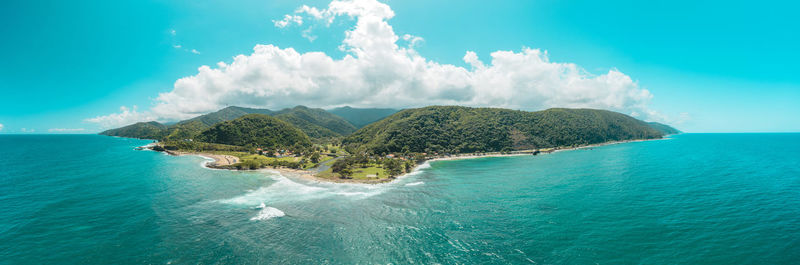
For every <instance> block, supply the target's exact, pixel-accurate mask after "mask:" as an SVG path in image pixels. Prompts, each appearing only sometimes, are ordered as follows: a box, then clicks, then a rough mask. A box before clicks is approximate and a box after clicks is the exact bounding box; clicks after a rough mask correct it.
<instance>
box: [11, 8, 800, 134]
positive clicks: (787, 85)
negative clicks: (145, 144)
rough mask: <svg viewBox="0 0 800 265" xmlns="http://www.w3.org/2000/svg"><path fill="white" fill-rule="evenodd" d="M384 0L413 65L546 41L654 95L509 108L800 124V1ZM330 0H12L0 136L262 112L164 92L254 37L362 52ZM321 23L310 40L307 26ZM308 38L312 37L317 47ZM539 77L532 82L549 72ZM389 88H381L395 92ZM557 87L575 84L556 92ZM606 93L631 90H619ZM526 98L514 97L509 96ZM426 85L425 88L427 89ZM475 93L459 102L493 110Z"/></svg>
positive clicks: (592, 69)
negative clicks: (322, 12)
mask: <svg viewBox="0 0 800 265" xmlns="http://www.w3.org/2000/svg"><path fill="white" fill-rule="evenodd" d="M382 2H383V3H385V4H387V5H388V6H390V7H391V10H392V11H393V15H392V16H390V17H387V18H384V19H385V21H386V22H387V23H388V24H390V25H391V27H392V29H393V32H394V33H395V34H396V36H398V37H399V38H400V40H399V42H398V45H400V46H403V47H406V46H407V47H409V48H408V49H404V50H403V51H402V54H403V56H406V55H408V54H409V53H410V54H412V55H410V56H411V57H414V58H417V57H415V56H418V57H419V58H424V59H425V60H428V61H430V62H435V63H437V64H440V65H450V64H452V65H454V66H457V67H459V68H463V69H466V70H465V71H470V70H472V71H476V70H474V69H475V66H474V65H472V64H471V63H468V62H467V61H465V60H464V57H465V53H466V52H468V51H472V52H474V54H475V55H476V56H477V58H478V59H479V60H480V61H482V63H483V64H486V65H489V64H490V63H491V61H492V58H493V57H492V53H493V52H495V51H512V52H514V53H515V55H519V54H522V53H524V52H523V50H524V49H541V51H542V52H544V51H546V54H547V55H546V57H547V58H548V59H549V62H555V63H570V64H574V65H575V66H577V67H579V68H581V69H583V70H584V71H585V72H588V73H589V74H588V75H578V78H581V79H591V78H593V77H594V76H602V75H605V74H606V73H608V72H609V71H610V70H613V71H618V72H620V73H622V74H624V76H623V77H629V78H630V79H631V80H632V82H633V83H631V84H624V85H623V87H624V88H625V90H624V91H623V92H624V93H634V92H641V91H642V90H646V91H648V92H649V94H650V96H649V97H636V98H633V99H630V98H624V99H622V100H623V101H625V102H627V103H624V104H622V105H617V104H616V103H597V102H601V101H599V100H596V101H593V100H595V99H585V98H582V99H576V100H572V99H566V101H557V100H555V101H553V100H550V101H542V100H538V99H536V98H535V97H531V98H532V99H529V100H530V101H513V102H511V101H509V102H504V101H502V100H501V99H498V100H501V101H496V102H500V103H502V104H507V105H502V104H501V105H502V106H509V107H513V108H520V109H529V110H535V109H541V108H545V107H552V106H554V105H553V104H556V105H558V104H560V102H563V104H573V105H568V106H567V107H569V106H583V105H574V104H579V103H580V102H589V103H586V104H589V105H587V106H590V107H591V106H600V107H602V106H605V105H603V104H609V105H608V106H618V107H611V109H613V110H617V111H621V112H627V113H628V114H631V112H643V111H653V113H656V114H652V115H649V116H641V118H643V119H653V120H662V121H666V122H669V123H672V124H674V125H675V126H676V127H678V128H679V129H682V130H684V131H688V132H762V131H767V132H786V131H800V75H798V74H797V73H798V72H800V71H798V70H799V69H798V67H797V66H796V62H798V61H800V52H798V50H797V47H800V34H798V33H797V32H800V20H797V19H796V18H795V16H796V15H795V14H794V12H793V11H796V10H798V7H800V6H798V4H796V3H794V2H789V1H786V2H778V1H759V2H757V3H753V2H744V1H702V2H698V1H604V2H600V1H494V2H492V3H488V2H486V1H382ZM431 2H433V3H431ZM329 3H330V1H304V2H295V1H238V2H237V1H207V2H204V3H197V1H79V2H70V3H66V2H63V1H47V2H46V1H5V2H4V3H3V4H1V5H2V6H3V7H2V8H0V21H2V25H3V27H0V35H1V36H3V39H4V40H3V41H2V42H0V58H3V63H2V64H0V89H2V95H3V96H2V97H0V124H2V127H0V128H1V129H0V133H24V132H29V131H34V132H36V133H48V132H52V133H64V132H70V133H75V132H82V133H92V132H97V131H99V130H101V129H102V128H103V124H98V123H93V122H89V121H87V119H91V118H94V117H99V116H103V115H109V114H111V113H118V112H120V107H121V106H126V107H127V108H128V109H129V110H130V109H132V108H133V106H134V105H135V106H137V107H138V108H137V111H138V112H139V113H148V114H147V115H141V116H137V117H139V118H144V119H148V118H154V119H159V120H169V119H174V118H175V117H173V116H164V115H163V110H171V109H175V108H178V106H179V107H181V108H188V109H181V111H184V110H185V112H183V113H184V114H185V113H202V112H204V111H206V110H209V109H213V108H216V107H218V106H220V104H228V103H229V102H232V103H231V104H237V105H242V104H243V105H251V106H262V105H260V104H261V103H259V102H260V101H247V100H246V99H234V97H235V95H239V94H241V93H242V91H235V90H231V92H230V93H227V94H225V93H222V94H213V95H208V96H207V97H222V98H224V100H215V101H209V102H204V103H202V104H201V103H198V104H200V105H199V106H189V107H186V106H185V105H186V104H185V103H186V102H193V101H194V100H196V99H195V98H185V97H184V98H181V99H174V98H170V99H163V98H159V94H160V93H171V92H172V93H171V94H174V95H173V96H174V97H180V96H181V94H180V93H178V91H177V90H179V89H176V88H177V87H178V86H176V85H175V82H176V80H178V79H180V78H183V77H190V76H198V79H199V77H200V76H201V75H200V74H198V67H200V66H202V65H208V66H210V67H211V68H216V67H218V66H216V65H217V62H225V63H226V64H231V63H232V61H233V57H234V56H237V55H239V54H244V55H250V54H251V53H253V49H254V46H255V45H257V44H265V45H267V44H271V45H275V46H277V47H279V48H280V49H287V48H292V49H294V50H295V51H297V52H298V53H300V54H302V53H306V52H312V51H320V52H323V53H324V54H325V55H326V56H329V57H330V58H333V59H335V60H338V59H342V58H343V57H344V56H346V55H348V54H349V55H351V56H352V55H353V54H354V52H353V51H354V50H357V49H358V48H363V47H362V46H359V45H365V44H363V43H362V44H352V45H350V46H347V47H345V49H344V51H343V50H342V49H340V47H341V46H343V39H346V32H348V31H353V32H357V30H354V27H356V21H357V20H358V19H359V18H363V17H364V16H361V17H358V16H356V17H355V18H351V17H348V15H346V14H339V15H338V16H337V17H336V20H335V21H334V22H333V23H330V24H326V23H325V22H324V19H322V20H318V21H313V16H311V15H310V13H302V12H301V13H297V12H295V11H296V10H297V9H298V8H299V7H300V6H302V5H308V6H309V7H316V8H319V9H324V8H327V7H328V5H329ZM287 14H288V15H291V16H295V15H297V16H304V20H303V21H304V23H302V24H300V25H297V24H290V25H288V26H286V27H283V28H281V27H276V25H275V23H274V21H279V20H281V19H282V18H283V17H284V15H287ZM309 27H310V28H311V30H309V33H307V34H304V33H303V31H305V30H307V29H308V28H309ZM405 34H410V35H412V37H413V36H418V37H420V38H421V39H422V41H420V42H418V43H415V44H414V45H413V46H412V45H410V44H409V43H408V42H410V41H406V43H401V42H403V41H404V40H403V38H402V37H403V36H404V35H405ZM303 35H306V36H313V41H310V40H309V38H307V37H304V36H303ZM368 37H369V36H368ZM348 47H349V48H353V49H348ZM411 50H413V51H411ZM381 54H382V53H381ZM392 55H395V54H392ZM362 57H366V55H364V56H362ZM258 58H261V57H257V56H252V57H251V58H250V59H252V60H253V61H255V60H256V59H258ZM545 65H549V64H545ZM279 69H280V68H279ZM354 69H356V68H354ZM357 69H363V68H357ZM436 69H439V68H436ZM436 69H434V70H436ZM532 69H533V68H532ZM536 69H538V68H536ZM278 71H282V70H278ZM462 72H463V71H462ZM528 72H530V71H528ZM435 73H438V72H435ZM459 73H461V72H459ZM384 74H385V73H383V74H382V75H381V76H383V75H384ZM392 74H396V73H392ZM409 75H412V77H413V75H415V73H409ZM467 76H469V77H470V78H475V79H478V76H479V75H478V74H476V73H473V72H470V73H468V75H467ZM314 78H317V77H314ZM403 78H408V76H403ZM530 78H532V79H525V80H532V81H530V82H536V81H537V80H539V79H536V78H534V77H530ZM623 79H624V78H623ZM270 80H272V79H270ZM547 80H550V79H547ZM550 81H552V80H550ZM392 82H396V80H394V81H392ZM437 82H440V81H437ZM237 84H241V83H237ZM404 85H405V84H400V85H398V87H399V88H403V87H404ZM472 85H473V84H467V85H465V86H472ZM454 86H457V85H454ZM587 86H588V87H587V89H594V86H593V85H587ZM197 89H198V90H197V91H208V89H212V90H213V91H216V90H214V89H221V88H218V87H211V88H209V87H203V88H197ZM203 89H206V90H203ZM226 89H227V88H226ZM290 89H294V88H290ZM297 89H301V90H302V88H297ZM365 89H366V88H365ZM387 89H389V90H378V91H375V93H384V92H385V93H388V92H386V91H393V90H392V89H393V88H387ZM432 89H439V87H432ZM526 89H527V88H526ZM552 89H553V90H556V91H557V90H558V89H562V88H561V87H560V86H558V85H556V86H555V87H554V88H552ZM597 89H601V90H602V89H606V90H608V91H618V90H617V89H616V88H615V87H613V86H612V85H601V86H600V87H598V88H597ZM401 90H402V89H401ZM365 91H372V90H365ZM464 91H467V90H437V91H436V93H434V94H435V95H436V96H437V97H439V96H441V98H437V100H436V101H425V102H432V104H437V103H440V102H445V103H446V102H450V101H448V97H456V98H457V97H459V96H460V94H459V93H465V92H464ZM548 91H549V90H548ZM548 91H544V92H541V93H539V94H536V95H537V96H538V97H549V96H552V97H558V98H562V100H563V97H565V96H570V95H572V96H576V97H578V96H581V94H580V93H583V92H581V91H584V90H580V91H576V92H572V93H571V94H570V93H567V94H557V95H556V96H553V95H552V94H549V93H551V92H552V91H550V92H548ZM467 92H469V93H472V92H473V91H467ZM483 92H485V91H483ZM524 92H526V90H524V89H523V90H513V89H512V90H508V91H507V93H511V95H512V97H518V95H519V94H520V93H524ZM425 93H426V92H425V91H422V92H420V94H421V95H423V96H425V95H427V94H425ZM476 93H477V94H478V95H480V93H482V92H481V91H478V92H476ZM514 93H516V94H514ZM553 93H555V92H553ZM576 93H577V94H576ZM609 93H612V92H609ZM432 95H433V94H432ZM392 96H393V95H392V94H386V97H392ZM607 96H608V95H607V94H599V95H598V97H607ZM272 98H276V97H270V96H264V98H263V100H264V102H267V101H269V102H268V103H263V106H262V107H269V108H277V107H281V106H282V105H280V104H278V103H275V102H272V101H270V99H272ZM470 100H471V99H465V101H453V102H456V103H458V102H469V103H465V105H487V104H490V103H487V102H490V101H487V102H479V101H475V100H471V101H470ZM275 101H276V102H300V103H303V104H306V105H309V106H313V107H326V106H333V105H344V104H346V105H363V106H381V107H383V106H386V104H388V103H386V102H392V101H381V100H376V99H375V98H369V97H367V98H354V99H353V102H346V101H342V100H339V101H326V102H322V101H314V100H308V101H302V100H299V101H298V99H295V98H286V99H283V98H276V100H275ZM315 102H319V103H320V104H319V105H315V104H314V103H315ZM397 102H400V103H398V104H400V105H398V106H389V107H404V106H412V107H413V106H414V105H413V104H414V103H413V102H414V100H413V98H412V99H406V100H405V101H403V100H402V99H400V100H397ZM491 102H495V101H491ZM592 102H594V103H592ZM642 102H644V103H642ZM240 103H241V104H240ZM645 103H646V105H641V104H645ZM159 104H162V105H164V106H162V108H161V110H162V112H159V109H158V108H155V109H154V110H153V111H150V109H151V108H154V107H155V106H156V105H159ZM286 104H289V103H286ZM420 104H423V103H420ZM593 104H594V105H593ZM597 104H599V105H597ZM401 105H402V106H401ZM159 113H160V114H159ZM186 115H188V114H186ZM126 121H127V120H126Z"/></svg>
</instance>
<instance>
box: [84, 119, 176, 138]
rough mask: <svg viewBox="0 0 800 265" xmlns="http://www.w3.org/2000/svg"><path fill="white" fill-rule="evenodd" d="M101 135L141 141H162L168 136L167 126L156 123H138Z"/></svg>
mask: <svg viewBox="0 0 800 265" xmlns="http://www.w3.org/2000/svg"><path fill="white" fill-rule="evenodd" d="M100 134H101V135H108V136H119V137H128V138H140V139H161V138H164V137H165V136H166V135H167V126H166V125H164V124H161V123H158V122H155V121H151V122H137V123H134V124H131V125H128V126H125V127H120V128H116V129H111V130H107V131H104V132H101V133H100Z"/></svg>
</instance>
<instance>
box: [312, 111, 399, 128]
mask: <svg viewBox="0 0 800 265" xmlns="http://www.w3.org/2000/svg"><path fill="white" fill-rule="evenodd" d="M397 111H398V110H396V109H376V108H367V109H359V108H351V107H349V106H345V107H341V108H335V109H330V110H328V112H330V113H333V114H335V115H336V116H339V117H342V118H344V119H345V120H347V121H348V122H350V124H352V125H353V126H355V127H356V128H361V127H364V126H366V125H367V124H370V123H373V122H376V121H379V120H381V119H383V118H386V117H389V115H392V114H395V113H397Z"/></svg>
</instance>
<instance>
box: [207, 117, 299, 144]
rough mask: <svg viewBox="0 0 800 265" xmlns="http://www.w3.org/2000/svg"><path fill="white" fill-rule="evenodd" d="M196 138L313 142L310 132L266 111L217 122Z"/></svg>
mask: <svg viewBox="0 0 800 265" xmlns="http://www.w3.org/2000/svg"><path fill="white" fill-rule="evenodd" d="M195 140H196V141H200V142H209V143H218V144H227V145H236V146H245V147H265V148H270V149H274V148H286V149H295V150H296V149H302V148H307V147H309V146H311V141H310V140H309V138H308V136H307V135H306V134H305V133H303V132H302V131H300V130H299V129H297V127H294V126H292V125H291V124H289V123H287V122H285V121H282V120H279V119H277V118H275V117H271V116H268V115H264V114H247V115H244V116H242V117H239V118H236V119H233V120H230V121H226V122H221V123H217V124H216V125H214V126H212V127H211V128H208V129H206V130H205V131H203V132H201V133H200V134H199V135H198V136H197V137H196V138H195Z"/></svg>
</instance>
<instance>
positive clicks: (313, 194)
mask: <svg viewBox="0 0 800 265" xmlns="http://www.w3.org/2000/svg"><path fill="white" fill-rule="evenodd" d="M268 177H269V178H271V179H272V180H274V181H275V182H273V183H271V184H269V185H268V186H264V187H260V188H258V189H255V190H249V191H247V192H246V193H245V194H242V195H239V196H236V197H233V198H230V199H223V200H219V202H221V203H225V204H232V205H242V206H247V207H256V206H263V205H262V204H263V203H265V202H266V203H267V204H275V203H281V202H295V201H305V200H313V199H323V198H327V197H333V196H343V197H346V198H350V199H364V198H369V197H372V196H376V195H379V194H381V193H384V192H385V191H386V190H389V189H391V188H393V186H385V185H367V184H363V185H360V184H341V183H304V182H301V180H297V181H295V180H292V179H289V178H287V177H284V176H283V175H280V174H271V175H269V176H268ZM257 208H258V207H257ZM261 208H263V207H261Z"/></svg>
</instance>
